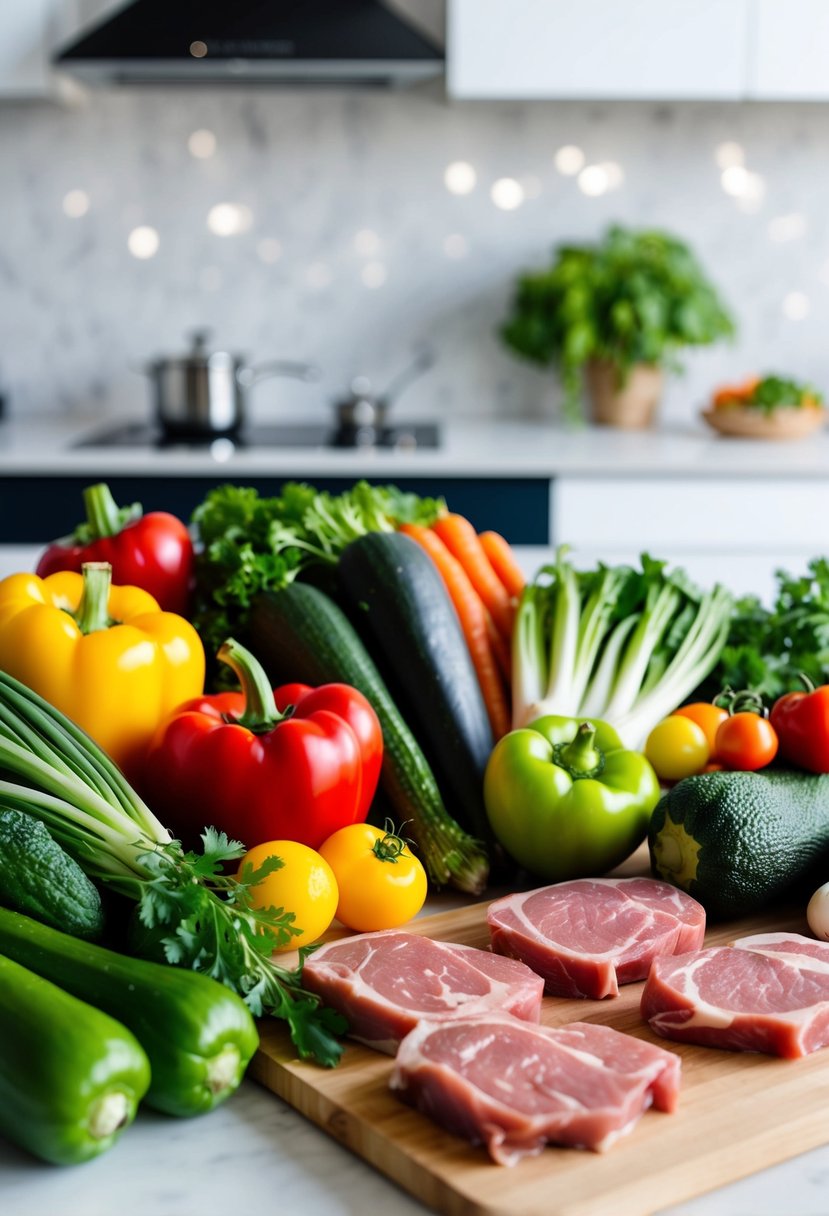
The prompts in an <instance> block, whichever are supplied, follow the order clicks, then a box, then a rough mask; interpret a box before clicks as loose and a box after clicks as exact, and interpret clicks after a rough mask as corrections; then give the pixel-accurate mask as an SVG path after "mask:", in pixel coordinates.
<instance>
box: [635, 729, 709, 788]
mask: <svg viewBox="0 0 829 1216" xmlns="http://www.w3.org/2000/svg"><path fill="white" fill-rule="evenodd" d="M645 755H646V756H647V758H648V760H650V762H651V764H652V765H653V768H654V771H655V773H656V775H657V777H659V778H661V779H662V780H663V781H681V780H682V778H683V777H690V776H691V775H692V774H693V773H699V772H701V771H702V769H703V768H704V767H705V765H706V764H707V763H708V740H707V739H706V737H705V731H704V730H703V729H702V727H701V726H698V725H697V723H696V722H693V721H692V720H691V719H690V718H687V717H680V715H679V714H671V715H670V717H668V718H663V720H662V721H661V722H660V723H659V724H658V726H655V727H654V728H653V730H652V731H651V733H650V734H649V735H648V740H647V743H646V744H645Z"/></svg>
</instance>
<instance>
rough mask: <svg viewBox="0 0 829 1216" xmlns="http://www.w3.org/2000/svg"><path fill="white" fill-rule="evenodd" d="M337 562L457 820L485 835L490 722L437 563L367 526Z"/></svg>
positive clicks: (360, 625)
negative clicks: (371, 530)
mask: <svg viewBox="0 0 829 1216" xmlns="http://www.w3.org/2000/svg"><path fill="white" fill-rule="evenodd" d="M337 569H338V572H339V578H340V586H341V588H342V592H343V597H344V600H345V602H346V606H347V608H348V610H349V612H350V614H351V617H352V620H353V621H354V622H355V624H356V626H357V630H358V632H360V633H361V634H362V636H363V638H364V639H365V640H366V642H367V645H368V647H369V650H370V651H371V652H372V653H374V654H377V655H378V656H380V657H381V667H383V666H384V667H385V668H386V669H387V670H388V672H389V673H390V678H391V680H392V687H393V688H394V690H395V696H396V698H397V702H398V705H399V706H400V709H401V711H402V713H403V715H404V717H405V718H406V721H407V722H409V723H411V725H412V728H413V729H414V730H415V731H416V732H417V736H418V738H419V739H420V740H421V741H422V743H423V749H424V751H425V752H426V755H427V756H428V757H429V759H430V760H431V761H432V764H433V766H434V771H435V774H436V776H437V779H438V785H439V786H440V788H441V789H442V790H443V792H444V796H445V797H446V798H447V801H448V802H449V805H450V806H451V807H452V808H453V810H454V809H455V807H457V817H458V819H459V820H460V821H461V823H463V824H464V825H465V826H466V827H468V828H469V829H470V830H471V831H473V832H475V834H476V835H477V836H479V837H481V838H482V839H486V838H487V837H489V835H490V829H489V823H488V820H487V816H486V811H485V808H484V798H483V782H484V770H485V769H486V765H487V761H488V760H489V757H490V753H491V752H492V748H493V746H494V740H493V737H492V728H491V726H490V723H489V716H488V714H487V711H486V705H485V704H484V699H483V697H482V695H481V688H480V684H479V683H478V677H477V676H476V674H475V668H474V666H473V664H472V659H471V658H470V655H469V648H468V647H467V644H466V640H465V638H464V636H463V631H462V629H461V625H460V622H459V620H458V615H457V613H456V612H455V609H454V607H453V606H452V601H451V600H450V599H449V596H448V594H447V592H446V588H445V586H444V583H443V579H442V578H441V576H440V573H439V572H438V570H437V567H436V566H435V563H434V562H433V561H432V559H431V558H430V557H429V555H428V553H426V552H425V551H424V550H423V549H422V548H421V547H420V545H418V544H417V542H416V541H413V540H412V539H411V537H409V536H405V535H404V534H403V533H402V532H369V533H367V535H365V536H361V537H359V539H357V540H354V541H352V542H351V544H349V545H347V546H346V548H345V549H344V550H343V553H342V555H341V556H340V560H339V563H338V567H337Z"/></svg>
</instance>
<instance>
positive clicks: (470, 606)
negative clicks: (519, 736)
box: [400, 524, 510, 740]
mask: <svg viewBox="0 0 829 1216" xmlns="http://www.w3.org/2000/svg"><path fill="white" fill-rule="evenodd" d="M400 531H401V532H405V534H406V535H407V536H410V537H411V538H412V540H414V541H417V543H418V544H419V545H420V546H421V548H422V549H425V550H426V552H427V553H428V554H429V556H430V557H431V559H432V561H433V562H434V563H435V565H436V566H437V568H438V571H439V572H440V576H441V578H442V579H443V584H444V586H445V587H446V590H447V592H448V594H449V598H450V600H451V601H452V604H453V605H454V608H455V612H456V613H457V614H458V619H459V620H460V623H461V628H462V630H463V635H464V638H465V639H466V645H467V648H468V650H469V655H470V658H471V659H472V665H473V667H474V668H475V674H476V675H477V677H478V684H479V685H480V689H481V694H482V696H483V698H484V704H485V705H486V711H487V716H488V717H489V723H490V726H491V727H492V733H493V735H494V736H495V738H496V740H497V739H500V738H501V736H502V735H505V734H506V733H507V731H508V730H509V729H510V712H509V707H508V705H507V697H506V692H505V690H504V685H503V682H502V679H501V673H500V672H499V670H498V666H497V664H496V662H495V657H494V655H493V653H492V649H491V647H490V644H489V638H488V637H487V628H486V609H485V608H484V606H483V604H482V603H481V601H480V599H479V598H478V595H477V593H476V591H475V588H474V587H473V586H472V583H471V582H470V581H469V579H468V578H467V576H466V573H465V572H464V569H463V567H462V566H461V564H460V562H458V561H456V560H455V558H454V557H453V556H452V554H451V553H450V552H449V550H448V549H447V548H446V545H444V543H443V541H442V540H441V539H440V537H439V536H436V535H435V533H434V532H432V531H431V529H429V528H426V527H424V526H423V525H422V524H403V526H402V527H401V528H400Z"/></svg>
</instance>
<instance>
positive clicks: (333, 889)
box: [239, 840, 339, 950]
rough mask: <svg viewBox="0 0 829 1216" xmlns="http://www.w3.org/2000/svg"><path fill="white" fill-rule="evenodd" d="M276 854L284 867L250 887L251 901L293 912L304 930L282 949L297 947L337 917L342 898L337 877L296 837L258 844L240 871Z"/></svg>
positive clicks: (243, 861) (258, 864)
mask: <svg viewBox="0 0 829 1216" xmlns="http://www.w3.org/2000/svg"><path fill="white" fill-rule="evenodd" d="M273 856H277V857H280V858H281V859H282V867H281V868H280V869H278V870H274V871H273V872H272V873H271V874H267V875H266V876H265V877H264V878H263V879H262V881H261V882H258V883H257V884H256V886H254V887H251V890H250V894H251V902H252V904H253V906H254V907H255V908H284V909H285V911H286V912H293V914H294V920H293V922H292V923H293V926H294V928H296V929H301V930H302V933H301V934H300V935H299V936H297V937H292V938H291V940H290V942H289V943H288V944H287V945H285V946H280V947H279V949H280V950H296V949H297V948H298V947H299V946H308V945H310V944H311V942H315V941H316V940H317V939H318V938H319V937H320V935H321V934H323V933H324V932H325V930H326V929H327V928H328V926H329V925H330V924H331V922H332V920H333V919H334V913H335V912H336V910H337V900H338V898H339V892H338V890H337V880H336V878H335V877H334V873H333V871H332V869H331V867H330V865H329V864H328V862H327V861H326V860H325V859H324V858H323V857H321V856H320V855H319V853H316V852H314V850H313V849H309V848H308V846H307V845H305V844H300V843H299V841H296V840H269V841H267V842H266V843H265V844H258V845H256V847H255V848H253V849H250V850H249V851H248V852H247V853H245V855H244V857H243V858H242V860H241V862H240V863H239V874H241V872H242V867H243V866H244V864H245V862H248V861H249V862H250V863H251V865H252V866H253V868H254V869H258V867H259V866H261V864H262V862H263V861H265V859H266V858H268V857H273Z"/></svg>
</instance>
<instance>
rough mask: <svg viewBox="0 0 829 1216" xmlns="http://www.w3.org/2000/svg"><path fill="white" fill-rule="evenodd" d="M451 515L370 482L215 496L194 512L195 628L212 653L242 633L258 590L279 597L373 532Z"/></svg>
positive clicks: (438, 505) (228, 491)
mask: <svg viewBox="0 0 829 1216" xmlns="http://www.w3.org/2000/svg"><path fill="white" fill-rule="evenodd" d="M445 510H446V504H445V503H444V502H443V500H442V499H433V498H420V497H419V496H418V495H416V494H408V493H404V492H403V491H401V490H399V489H398V488H397V487H396V486H372V485H369V483H368V482H366V481H360V482H357V483H356V485H354V486H353V487H352V488H351V489H349V490H347V491H345V492H344V493H342V494H329V493H326V492H324V491H320V490H317V489H315V488H314V487H313V486H311V485H306V484H304V483H298V482H290V483H289V484H288V485H286V486H285V487H284V488H283V491H282V494H280V495H279V496H278V497H276V498H262V497H260V495H259V494H258V492H257V491H256V490H255V489H253V488H251V487H249V486H234V485H223V486H219V487H218V488H217V489H215V490H211V492H210V493H209V494H208V495H207V497H206V498H205V500H204V502H202V503H201V504H200V505H199V506H198V507H197V508H196V510H195V512H194V513H193V522H194V524H195V525H196V528H197V530H198V538H199V542H200V546H199V553H198V556H197V559H196V576H197V577H196V596H195V606H194V611H193V622H194V624H195V625H196V628H197V629H198V631H199V633H200V634H201V637H202V640H203V642H204V644H205V649H206V650H207V653H208V654H215V652H216V651H217V650H218V648H219V646H220V645H221V644H222V642H223V641H224V640H225V638H228V637H232V636H238V635H239V634H241V633H244V629H245V623H246V620H247V614H248V611H249V609H250V605H251V602H252V600H253V598H254V596H256V595H257V594H258V593H259V592H260V591H278V590H279V589H280V588H282V587H285V586H287V585H288V584H289V583H290V582H292V581H293V579H295V578H296V577H297V575H298V574H299V573H300V571H301V570H303V569H305V568H306V567H307V566H309V565H313V564H319V563H322V564H333V563H334V562H336V561H337V559H338V557H339V555H340V553H341V552H342V550H343V549H344V548H345V546H346V545H347V544H348V543H349V541H351V540H355V539H356V538H357V537H358V536H363V535H365V533H367V532H391V531H394V529H395V527H396V526H397V525H398V524H402V523H422V524H430V523H433V522H434V520H435V519H437V517H438V515H440V514H441V512H442V511H445Z"/></svg>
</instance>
